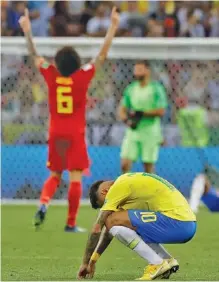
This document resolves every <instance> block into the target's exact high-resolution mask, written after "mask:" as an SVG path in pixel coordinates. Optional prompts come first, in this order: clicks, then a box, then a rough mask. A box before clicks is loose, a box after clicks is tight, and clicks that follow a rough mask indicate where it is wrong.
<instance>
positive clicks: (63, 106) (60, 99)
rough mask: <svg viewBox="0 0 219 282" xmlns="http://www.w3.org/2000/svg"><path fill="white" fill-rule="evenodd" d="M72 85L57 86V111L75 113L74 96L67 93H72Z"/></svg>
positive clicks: (59, 112)
mask: <svg viewBox="0 0 219 282" xmlns="http://www.w3.org/2000/svg"><path fill="white" fill-rule="evenodd" d="M71 93H72V88H71V87H70V86H58V87H57V113H58V114H72V113H73V97H72V96H70V95H66V94H71Z"/></svg>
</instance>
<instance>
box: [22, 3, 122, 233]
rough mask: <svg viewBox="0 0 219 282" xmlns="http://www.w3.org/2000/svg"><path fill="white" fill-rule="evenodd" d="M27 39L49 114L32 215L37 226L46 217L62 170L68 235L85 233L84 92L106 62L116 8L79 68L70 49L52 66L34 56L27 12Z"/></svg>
mask: <svg viewBox="0 0 219 282" xmlns="http://www.w3.org/2000/svg"><path fill="white" fill-rule="evenodd" d="M19 23H20V26H21V28H22V30H23V32H24V35H25V37H26V40H27V46H28V50H29V53H30V56H31V57H32V58H33V60H34V63H35V65H36V67H37V68H38V69H39V70H40V72H41V74H42V75H43V77H44V79H45V81H46V83H47V86H48V92H49V93H48V100H49V112H50V125H49V141H48V145H49V154H48V163H47V167H48V168H49V169H50V171H51V175H50V177H49V178H48V179H47V180H46V182H45V183H44V186H43V189H42V192H41V197H40V207H39V209H38V211H37V213H36V215H35V226H36V227H38V226H40V225H41V224H42V223H43V221H44V219H45V215H46V211H47V207H48V204H49V201H50V199H51V198H52V197H53V195H54V194H55V192H56V190H57V187H58V185H59V182H60V179H61V175H62V172H63V170H68V171H69V178H70V185H69V191H68V204H69V205H68V218H67V223H66V226H65V231H67V232H82V231H85V230H83V229H81V228H79V227H78V226H77V225H76V217H77V213H78V208H79V203H80V198H81V194H82V188H81V180H82V173H83V170H84V169H86V168H88V166H89V161H88V155H87V148H86V143H85V127H86V120H85V108H86V93H87V90H88V86H89V83H90V81H91V80H92V78H93V76H94V74H95V71H96V70H97V68H98V67H99V66H101V65H102V64H103V62H104V61H105V59H106V57H107V54H108V51H109V48H110V46H111V43H112V40H113V38H114V36H115V34H116V31H117V28H118V25H119V14H118V12H117V9H116V7H114V8H113V9H112V14H111V25H110V27H109V29H108V31H107V34H106V37H105V40H104V43H103V46H102V47H101V49H100V52H99V54H98V55H97V57H96V58H95V59H94V60H93V61H91V62H90V63H88V64H86V65H84V66H81V60H80V56H79V55H78V53H77V52H76V51H75V50H74V49H73V48H72V47H69V46H65V47H63V48H61V49H60V50H59V51H58V52H57V53H56V55H55V65H52V64H50V63H48V62H47V61H46V60H45V59H44V58H42V57H40V56H39V55H38V54H37V51H36V48H35V45H34V43H33V38H32V34H31V23H30V19H29V14H28V10H25V14H24V16H22V17H21V18H20V20H19Z"/></svg>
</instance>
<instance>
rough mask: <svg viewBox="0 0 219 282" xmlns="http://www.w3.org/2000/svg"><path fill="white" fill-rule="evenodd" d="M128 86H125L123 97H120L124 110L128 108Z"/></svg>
mask: <svg viewBox="0 0 219 282" xmlns="http://www.w3.org/2000/svg"><path fill="white" fill-rule="evenodd" d="M129 90H130V85H129V86H127V87H126V88H125V90H124V92H123V97H122V100H121V106H123V107H125V108H128V109H129V108H130V96H129V95H130V94H129V93H130V91H129Z"/></svg>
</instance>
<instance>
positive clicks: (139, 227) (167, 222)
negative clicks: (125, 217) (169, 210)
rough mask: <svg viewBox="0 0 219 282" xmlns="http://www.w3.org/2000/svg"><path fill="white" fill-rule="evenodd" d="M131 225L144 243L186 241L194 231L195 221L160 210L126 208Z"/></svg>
mask: <svg viewBox="0 0 219 282" xmlns="http://www.w3.org/2000/svg"><path fill="white" fill-rule="evenodd" d="M128 214H129V219H130V221H131V224H132V226H134V227H136V232H137V233H138V235H139V236H140V237H141V238H142V240H144V242H145V243H161V244H175V243H186V242H188V241H189V240H191V239H192V237H193V236H194V235H195V232H196V222H195V221H181V220H177V219H173V218H170V217H168V216H165V215H163V214H162V213H160V212H151V211H145V210H128Z"/></svg>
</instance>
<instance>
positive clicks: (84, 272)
mask: <svg viewBox="0 0 219 282" xmlns="http://www.w3.org/2000/svg"><path fill="white" fill-rule="evenodd" d="M88 274H89V271H88V265H87V264H82V265H81V266H80V268H79V271H78V275H77V279H79V280H81V279H85V278H86V277H87V275H88Z"/></svg>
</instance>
